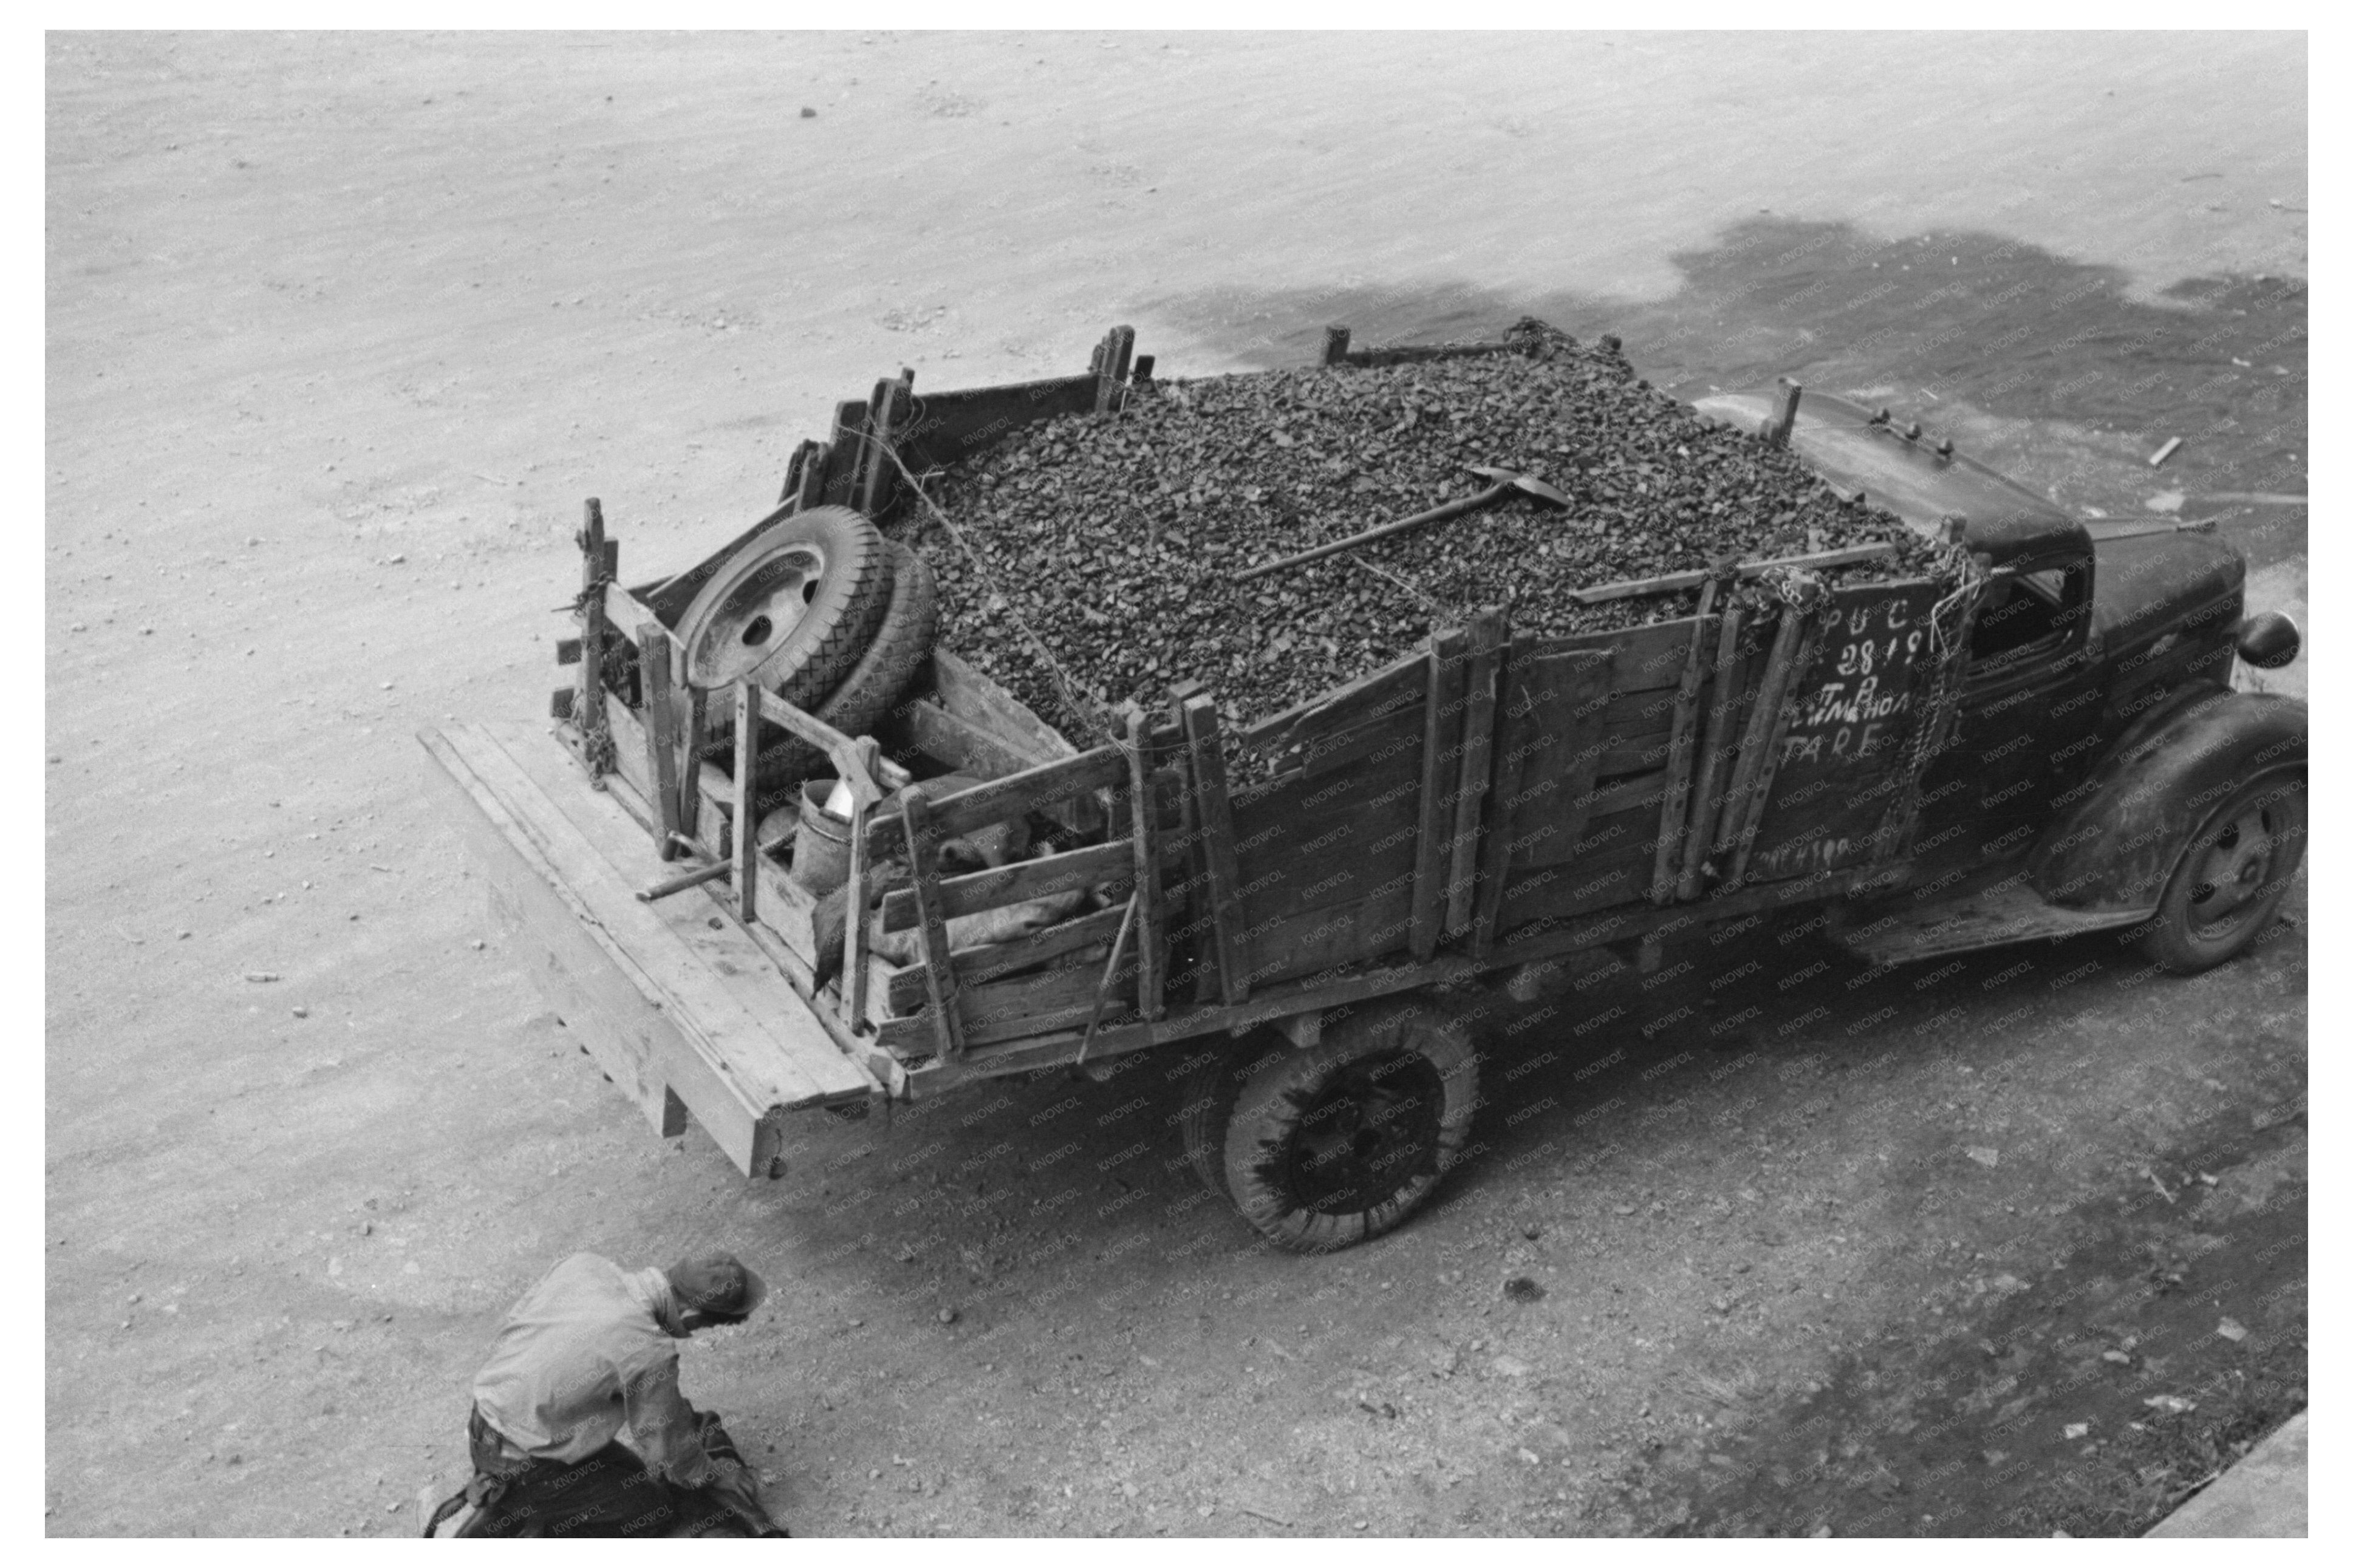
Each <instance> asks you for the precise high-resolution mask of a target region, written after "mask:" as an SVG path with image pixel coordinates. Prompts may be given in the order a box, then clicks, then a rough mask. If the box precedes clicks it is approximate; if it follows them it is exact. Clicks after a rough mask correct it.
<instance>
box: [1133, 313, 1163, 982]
mask: <svg viewBox="0 0 2353 1568" xmlns="http://www.w3.org/2000/svg"><path fill="white" fill-rule="evenodd" d="M1129 335H1130V338H1131V340H1132V339H1133V337H1134V334H1133V333H1130V334H1129ZM1147 729H1148V726H1147V724H1146V722H1145V717H1144V711H1143V710H1142V709H1138V708H1131V709H1129V710H1128V711H1127V758H1128V775H1127V776H1128V836H1129V844H1130V846H1131V847H1132V848H1133V849H1134V863H1135V892H1134V899H1135V914H1136V921H1135V956H1136V997H1137V1000H1138V1001H1139V1003H1140V1004H1141V1005H1142V1009H1143V1013H1144V1016H1145V1017H1147V1018H1157V1017H1159V1016H1161V1015H1162V1014H1163V1013H1165V1012H1166V1010H1167V1005H1166V991H1167V987H1168V978H1167V962H1168V958H1167V946H1166V944H1167V924H1168V916H1167V900H1166V894H1164V893H1163V891H1162V890H1161V886H1160V863H1161V839H1160V809H1159V805H1160V803H1159V799H1158V796H1157V795H1156V793H1155V790H1156V786H1155V783H1154V777H1155V775H1154V773H1153V770H1152V759H1153V749H1152V738H1151V736H1150V735H1149V734H1148V733H1147V732H1146V731H1147Z"/></svg>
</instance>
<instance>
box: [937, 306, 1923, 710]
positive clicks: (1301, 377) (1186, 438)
mask: <svg viewBox="0 0 2353 1568" xmlns="http://www.w3.org/2000/svg"><path fill="white" fill-rule="evenodd" d="M1510 339H1511V341H1512V342H1514V344H1515V345H1516V346H1517V352H1514V353H1499V354H1492V355H1484V356H1478V357H1464V358H1455V359H1445V360H1432V361H1422V362H1419V363H1407V364H1400V365H1394V366H1385V367H1380V368H1364V367H1350V368H1345V369H1343V368H1332V369H1326V368H1323V367H1314V368H1309V369H1303V370H1281V371H1268V372H1260V373H1254V374H1239V375H1229V376H1218V377H1212V378H1207V379H1203V380H1197V381H1178V382H1167V383H1158V384H1150V385H1149V386H1148V388H1145V389H1139V391H1138V392H1137V394H1136V395H1134V396H1133V397H1132V398H1131V399H1130V401H1129V403H1128V405H1127V406H1126V408H1125V410H1124V412H1123V413H1122V414H1120V415H1119V416H1116V417H1108V418H1107V417H1100V416H1092V415H1077V416H1062V417H1058V418H1055V419H1052V420H1049V421H1046V422H1043V423H1041V424H1039V425H1036V426H1028V427H1025V428H1023V429H1020V430H1018V431H1016V432H1015V433H1014V434H1013V435H1012V436H1011V437H1008V439H1007V440H1005V441H1004V442H1003V443H1002V444H1000V445H999V446H997V447H994V448H992V449H990V450H989V451H987V453H984V454H982V455H981V456H979V457H977V458H973V459H971V460H969V461H967V462H965V463H963V464H959V465H957V466H956V467H955V468H951V469H949V470H947V471H946V472H945V473H944V474H942V475H940V476H938V477H937V478H936V479H934V481H933V482H932V484H931V485H930V486H929V490H930V494H931V496H932V499H933V500H934V503H935V504H936V505H937V507H938V508H939V510H940V512H941V513H944V516H945V517H946V519H947V520H948V521H949V522H950V523H951V524H952V525H953V526H952V527H943V526H942V525H941V523H940V522H939V521H938V518H937V516H936V515H935V514H934V513H932V512H930V511H928V510H920V509H919V510H918V511H916V512H915V513H913V514H912V516H913V519H914V521H910V522H908V523H906V524H902V531H905V532H907V533H909V534H911V535H912V537H913V541H914V542H915V544H916V547H917V548H918V549H920V550H921V551H922V552H923V554H924V556H925V557H926V558H927V559H928V560H930V561H931V563H932V564H933V565H934V568H935V569H936V570H937V572H938V574H939V577H940V596H941V628H942V630H941V637H942V640H943V641H944V643H945V644H946V645H947V646H949V647H953V648H955V650H956V651H957V652H958V653H960V654H962V655H964V656H965V658H969V659H971V660H973V661H974V662H975V663H976V664H977V665H978V666H979V667H980V668H982V669H983V670H984V671H986V672H987V674H989V675H990V676H991V677H992V678H994V679H997V681H998V682H999V683H1000V684H1002V685H1004V686H1005V687H1007V688H1008V689H1009V690H1011V691H1012V692H1013V693H1014V694H1015V695H1016V696H1018V697H1019V698H1020V699H1021V700H1023V701H1024V702H1026V703H1028V704H1029V706H1030V707H1031V708H1033V709H1034V710H1037V711H1038V712H1039V714H1040V715H1041V716H1042V717H1044V718H1045V719H1047V720H1048V721H1050V722H1051V723H1053V724H1055V725H1056V726H1057V727H1058V728H1060V729H1061V730H1062V731H1064V732H1065V733H1067V734H1068V735H1070V737H1071V739H1072V740H1073V741H1076V742H1082V743H1089V742H1095V741H1097V740H1099V739H1100V738H1101V734H1102V732H1101V731H1100V730H1099V729H1098V728H1097V727H1096V724H1095V722H1094V721H1092V719H1091V717H1090V716H1089V715H1088V714H1087V713H1086V711H1085V709H1086V707H1087V706H1088V705H1096V706H1098V707H1099V708H1103V709H1108V708H1111V707H1115V706H1117V705H1118V704H1119V703H1120V702H1122V701H1124V700H1130V699H1133V700H1138V701H1142V702H1145V703H1146V704H1152V703H1155V702H1156V701H1157V700H1159V698H1160V696H1161V694H1162V693H1163V692H1164V691H1165V690H1166V688H1167V687H1168V686H1169V685H1170V684H1171V683H1173V682H1176V681H1178V680H1181V679H1198V680H1199V681H1201V682H1202V683H1203V684H1204V685H1205V686H1206V687H1207V688H1208V689H1209V690H1210V691H1211V692H1213V693H1214V694H1215V695H1216V696H1217V697H1218V699H1219V703H1220V706H1221V708H1222V709H1223V710H1224V711H1225V712H1226V713H1227V715H1228V716H1229V721H1240V722H1249V721H1254V720H1257V719H1261V718H1264V717H1266V716H1268V715H1271V714H1273V713H1276V712H1279V711H1281V710H1283V709H1285V708H1287V707H1290V706H1292V705H1293V704H1294V703H1297V702H1301V701H1303V700H1307V699H1309V698H1312V697H1314V696H1315V695H1317V694H1318V693H1320V692H1323V691H1324V690H1327V689H1330V688H1332V687H1333V686H1335V685H1338V684H1340V683H1342V682H1344V681H1346V680H1350V679H1355V678H1356V677H1357V676H1359V675H1362V674H1364V673H1366V672H1367V671H1368V670H1371V669H1374V668H1378V667H1379V666H1380V665H1382V664H1384V663H1386V662H1388V661H1389V660H1391V659H1395V658H1399V657H1401V656H1403V655H1405V654H1407V653H1409V652H1410V651H1412V650H1413V649H1414V648H1415V647H1419V646H1420V645H1421V644H1422V640H1423V638H1424V637H1426V636H1427V635H1428V634H1429V631H1430V626H1432V624H1433V623H1435V622H1445V623H1449V624H1451V623H1455V622H1458V621H1460V620H1461V618H1463V617H1464V616H1467V615H1468V614H1469V613H1470V612H1471V611H1472V610H1474V609H1477V608H1479V607H1481V606H1483V605H1501V606H1504V608H1506V609H1507V610H1508V612H1509V614H1510V615H1511V616H1512V621H1513V625H1514V628H1515V629H1517V630H1522V631H1531V632H1535V633H1537V634H1539V635H1547V636H1559V635H1566V634H1569V633H1574V632H1584V631H1595V630H1603V629H1608V628H1612V627H1619V626H1637V625H1641V624H1643V623H1645V622H1649V621H1653V620H1661V619H1667V618H1672V617H1673V616H1682V615H1688V614H1690V613H1691V609H1692V605H1693V599H1694V595H1693V594H1691V593H1689V592H1685V593H1682V594H1675V595H1653V596H1648V597H1641V598H1630V599H1620V600H1614V601H1610V602H1607V603H1604V604H1599V605H1578V604H1577V603H1576V602H1575V601H1573V600H1571V599H1570V598H1569V597H1568V596H1567V591H1568V590H1570V589H1574V588H1579V587H1590V586H1596V585H1599V584H1604V583H1613V582H1619V581H1622V580H1625V579H1630V578H1639V577H1649V576H1654V575H1659V574H1665V573H1670V572H1681V571H1688V570H1691V569H1694V568H1697V567H1704V566H1705V565H1707V564H1708V563H1710V562H1711V561H1713V560H1716V559H1721V558H1724V557H1727V556H1729V557H1732V558H1736V559H1743V560H1756V559H1764V558H1769V557H1775V556H1784V555H1797V554H1804V553H1809V552H1815V551H1823V550H1833V549H1840V548H1843V547H1846V546H1850V545H1856V544H1865V543H1876V542H1884V541H1894V542H1900V543H1904V544H1905V545H1906V546H1907V553H1906V555H1905V557H1903V558H1902V559H1901V560H1900V561H1899V562H1895V563H1873V564H1871V565H1869V566H1864V567H1851V568H1844V569H1841V570H1842V573H1843V575H1844V578H1845V580H1856V579H1858V578H1860V577H1862V576H1863V575H1865V574H1874V575H1879V576H1889V575H1909V574H1913V573H1916V572H1918V571H1920V570H1922V569H1923V568H1924V567H1925V566H1926V563H1927V561H1928V559H1929V554H1930V552H1929V547H1928V546H1927V544H1926V542H1924V541H1922V540H1920V539H1919V537H1918V536H1917V535H1916V534H1915V533H1913V532H1912V531H1910V530H1909V529H1907V528H1906V527H1905V524H1904V523H1903V521H1901V520H1900V519H1898V518H1896V517H1895V516H1894V514H1892V513H1890V512H1887V511H1884V510H1880V509H1878V508H1876V507H1873V506H1870V505H1867V504H1863V503H1861V502H1858V501H1854V500H1849V499H1846V498H1843V497H1841V495H1839V494H1838V493H1837V492H1835V491H1834V490H1833V489H1831V486H1830V485H1828V484H1827V483H1825V482H1824V481H1823V480H1822V479H1820V478H1819V477H1818V476H1817V475H1816V474H1815V473H1814V472H1813V471H1812V470H1811V469H1810V468H1808V467H1807V466H1806V465H1805V464H1804V463H1803V462H1802V461H1801V460H1800V459H1799V458H1796V457H1794V456H1793V455H1791V454H1790V453H1788V451H1786V450H1784V449H1782V448H1779V447H1774V446H1771V445H1769V444H1767V443H1766V442H1764V441H1762V440H1759V439H1758V438H1757V437H1754V436H1751V435H1747V434H1744V433H1741V432H1738V431H1735V430H1732V429H1730V428H1727V427H1725V426H1721V425H1718V424H1715V423H1714V422H1712V421H1709V420H1706V419H1704V418H1702V417H1701V416H1698V415H1697V414H1696V413H1694V411H1693V410H1692V409H1691V408H1690V407H1689V406H1687V405H1684V404H1682V403H1680V402H1677V401H1676V400H1674V399H1673V398H1672V397H1669V396H1668V395H1665V394H1664V393H1662V392H1659V391H1656V390H1654V389H1652V388H1651V387H1650V386H1649V385H1648V384H1646V383H1644V382H1642V381H1640V380H1638V379H1637V378H1636V377H1635V375H1634V373H1633V370H1632V367H1631V366H1630V365H1629V364H1628V363H1627V362H1626V360H1625V358H1624V356H1623V354H1622V353H1620V351H1619V348H1618V345H1617V343H1616V341H1615V340H1613V339H1609V338H1604V339H1601V340H1600V341H1599V343H1598V344H1595V345H1585V344H1580V343H1578V342H1576V341H1575V340H1573V339H1571V338H1568V337H1567V336H1566V335H1565V334H1562V333H1559V332H1556V331H1553V330H1552V329H1550V328H1548V327H1546V326H1545V325H1544V324H1543V323H1541V322H1536V321H1523V322H1521V323H1520V324H1519V325H1518V326H1516V327H1514V329H1513V331H1512V332H1511V334H1510ZM1473 464H1487V465H1493V466H1496V467H1501V468H1508V469H1512V470H1514V471H1515V472H1521V473H1526V474H1530V475H1533V476H1535V477H1536V478H1538V479H1544V480H1545V481H1546V482H1547V483H1549V484H1552V485H1554V486H1556V488H1558V489H1560V490H1562V491H1563V492H1564V493H1566V494H1567V495H1568V496H1569V497H1570V498H1571V502H1572V504H1571V505H1570V506H1568V507H1567V509H1560V508H1556V507H1553V506H1551V505H1548V504H1546V503H1545V502H1542V501H1539V500H1535V499H1534V498H1532V497H1529V496H1526V495H1524V494H1517V493H1515V494H1514V495H1512V496H1510V497H1507V498H1505V499H1504V500H1498V501H1496V502H1494V503H1493V504H1492V505H1490V506H1488V507H1487V508H1485V509H1483V510H1479V511H1474V512H1472V513H1469V514H1467V515H1464V516H1461V517H1456V518H1452V519H1448V520H1445V521H1440V522H1437V523H1434V524H1430V525H1429V526H1427V527H1424V528H1420V529H1416V530H1413V531H1409V532H1406V533H1404V534H1401V535H1398V536H1396V537H1393V538H1390V539H1386V540H1382V541H1378V542H1375V543H1373V544H1370V545H1366V546H1363V547H1359V548H1357V549H1356V550H1352V551H1347V552H1342V553H1340V554H1337V555H1334V556H1328V557H1325V558H1324V559H1323V560H1320V561H1316V562H1312V563H1306V564H1304V565H1301V566H1297V567H1293V568H1290V569H1288V570H1285V571H1283V572H1280V573H1276V574H1271V575H1270V576H1267V577H1262V578H1259V579H1256V580H1254V581H1251V582H1248V583H1238V582H1236V581H1235V580H1234V579H1235V574H1238V573H1240V572H1241V571H1242V570H1244V569H1246V568H1248V567H1250V566H1251V565H1254V564H1258V563H1261V562H1265V561H1270V560H1272V559H1274V558H1276V557H1277V556H1281V555H1284V554H1289V553H1291V552H1296V551H1299V550H1303V549H1307V548H1309V547H1311V546H1314V545H1316V544H1320V543H1324V542H1328V541H1330V540H1334V539H1338V538H1342V537H1345V536H1346V535H1348V534H1351V533H1355V532H1357V531H1362V530H1364V529H1366V528H1370V527H1373V526H1375V525H1377V524H1380V523H1384V522H1389V521H1396V520H1398V519H1400V518H1403V517H1406V516H1409V515H1410V514H1412V513H1414V512H1418V511H1422V510H1427V509H1429V508H1430V507H1433V506H1436V505H1438V504H1440V502H1443V501H1447V500H1454V499H1456V498H1459V497H1461V496H1464V495H1469V494H1472V493H1474V492H1476V491H1477V490H1479V489H1482V488H1484V487H1485V486H1486V485H1487V484H1488V483H1489V482H1490V481H1488V480H1487V479H1482V478H1480V477H1479V476H1477V475H1474V474H1472V473H1470V472H1469V471H1468V469H1469V468H1470V466H1471V465H1473ZM1041 643H1042V644H1043V646H1044V647H1045V649H1046V650H1047V652H1048V653H1049V654H1050V658H1051V663H1052V665H1053V666H1057V667H1059V669H1060V681H1058V679H1057V676H1056V674H1055V673H1054V670H1053V669H1052V668H1050V667H1049V664H1048V661H1047V659H1045V658H1041V657H1040V654H1039V644H1041ZM1062 681H1066V682H1067V683H1068V685H1069V688H1070V690H1069V692H1068V694H1067V695H1066V693H1065V692H1064V691H1063V690H1062V689H1059V688H1060V682H1062Z"/></svg>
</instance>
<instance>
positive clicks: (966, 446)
mask: <svg viewBox="0 0 2353 1568" xmlns="http://www.w3.org/2000/svg"><path fill="white" fill-rule="evenodd" d="M1095 392H1096V378H1095V377H1094V375H1093V374H1086V375H1066V376H1056V377H1053V378H1051V379H1049V380H1045V381H1029V382H1018V383H1015V384H1010V385H1005V386H974V387H961V388H957V389H955V390H954V391H948V392H926V393H925V394H924V395H923V402H922V404H921V405H919V407H918V408H917V410H916V417H915V418H914V419H913V421H912V422H911V423H910V424H909V425H908V426H907V427H906V428H905V429H903V430H902V432H901V433H900V436H899V455H900V457H901V458H902V460H903V461H904V462H905V463H906V465H907V467H908V468H910V469H912V470H913V471H914V472H916V473H919V474H920V473H922V472H923V471H924V470H925V469H926V468H944V467H947V466H948V465H950V464H952V463H957V462H961V461H962V460H964V459H965V458H968V457H971V456H973V455H975V454H976V453H979V452H983V451H986V450H987V449H988V448H989V447H992V446H994V445H996V444H997V442H998V441H1000V440H1002V439H1004V438H1005V437H1006V436H1008V435H1009V434H1011V433H1012V432H1013V431H1015V430H1018V429H1020V428H1021V427H1022V426H1027V425H1034V424H1037V423H1039V422H1040V421H1042V420H1047V419H1051V418H1053V417H1054V416H1057V415H1060V414H1083V413H1087V412H1089V411H1091V410H1092V408H1093V407H1094V403H1095Z"/></svg>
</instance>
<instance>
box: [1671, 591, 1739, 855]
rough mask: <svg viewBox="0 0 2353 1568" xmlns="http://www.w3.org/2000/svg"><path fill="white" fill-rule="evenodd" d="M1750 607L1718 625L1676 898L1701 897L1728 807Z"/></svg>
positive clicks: (1735, 608)
mask: <svg viewBox="0 0 2353 1568" xmlns="http://www.w3.org/2000/svg"><path fill="white" fill-rule="evenodd" d="M1746 616H1747V611H1746V608H1745V607H1744V606H1742V605H1738V604H1735V605H1731V606H1730V607H1729V608H1727V609H1726V610H1725V612H1724V619H1723V622H1722V624H1721V625H1720V626H1718V627H1717V628H1716V637H1715V660H1714V662H1713V664H1712V666H1711V675H1710V680H1711V682H1712V688H1711V690H1710V693H1709V697H1708V707H1707V731H1706V733H1705V734H1704V735H1703V736H1702V737H1701V738H1700V753H1699V781H1698V784H1696V785H1695V786H1694V787H1695V796H1696V798H1695V801H1694V805H1693V807H1692V821H1691V827H1690V830H1689V831H1688V832H1687V833H1685V835H1684V836H1683V868H1682V869H1681V871H1680V872H1679V873H1678V874H1677V876H1676V879H1675V897H1676V898H1678V899H1683V900H1689V899H1694V898H1696V897H1698V896H1699V885H1700V878H1701V873H1702V872H1703V871H1704V869H1705V868H1706V866H1707V858H1708V853H1709V849H1710V846H1711V845H1712V843H1713V842H1714V840H1715V819H1716V813H1717V812H1718V811H1720V810H1722V809H1723V806H1724V794H1725V783H1726V780H1727V779H1728V777H1729V775H1730V773H1731V768H1730V766H1729V763H1730V761H1731V758H1730V753H1729V749H1728V748H1729V747H1730V744H1731V738H1732V726H1733V721H1734V720H1735V718H1736V717H1737V715H1738V714H1739V711H1740V703H1741V700H1742V698H1743V697H1744V696H1745V695H1746V683H1747V677H1748V666H1747V659H1746V656H1745V654H1744V652H1743V647H1744V645H1743V642H1742V638H1743V637H1744V635H1745V632H1746Z"/></svg>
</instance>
